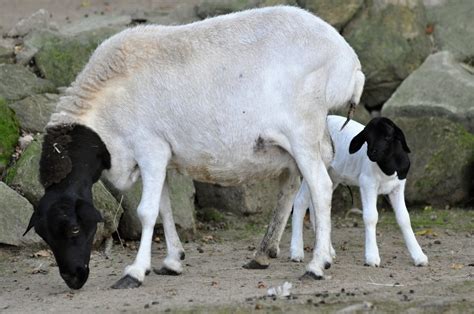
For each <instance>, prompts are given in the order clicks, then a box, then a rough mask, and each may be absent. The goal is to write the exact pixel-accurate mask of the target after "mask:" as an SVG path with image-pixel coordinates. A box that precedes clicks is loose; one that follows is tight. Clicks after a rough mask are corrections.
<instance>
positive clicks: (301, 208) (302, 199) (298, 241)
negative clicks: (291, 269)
mask: <svg viewBox="0 0 474 314" xmlns="http://www.w3.org/2000/svg"><path fill="white" fill-rule="evenodd" d="M310 203H311V195H310V193H309V189H308V185H307V184H306V181H304V180H303V182H302V183H301V187H300V190H299V191H298V194H297V195H296V198H295V202H294V204H293V216H292V217H293V218H292V221H291V246H290V252H291V260H292V261H293V262H302V261H303V259H304V243H303V224H304V216H305V214H306V210H307V209H308V208H309V205H310Z"/></svg>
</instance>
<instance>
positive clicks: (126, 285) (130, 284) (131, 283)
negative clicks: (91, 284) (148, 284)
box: [111, 275, 142, 289]
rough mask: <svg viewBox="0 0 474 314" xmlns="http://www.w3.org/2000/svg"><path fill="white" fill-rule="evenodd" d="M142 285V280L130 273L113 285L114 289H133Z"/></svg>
mask: <svg viewBox="0 0 474 314" xmlns="http://www.w3.org/2000/svg"><path fill="white" fill-rule="evenodd" d="M141 285H142V282H141V281H140V280H138V279H136V278H133V277H132V276H130V275H126V276H125V277H122V278H120V280H119V281H117V282H116V283H114V284H113V285H112V287H111V288H112V289H132V288H138V287H140V286H141Z"/></svg>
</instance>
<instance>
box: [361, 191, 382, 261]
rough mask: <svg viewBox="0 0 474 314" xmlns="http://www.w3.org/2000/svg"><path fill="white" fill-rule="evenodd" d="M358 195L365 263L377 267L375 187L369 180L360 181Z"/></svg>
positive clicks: (378, 256) (377, 215) (378, 257)
mask: <svg viewBox="0 0 474 314" xmlns="http://www.w3.org/2000/svg"><path fill="white" fill-rule="evenodd" d="M360 195H361V199H362V207H363V219H364V226H365V264H366V265H368V266H374V267H378V266H380V255H379V248H378V247H377V238H376V237H377V235H376V227H377V221H378V217H379V214H378V212H377V187H376V186H374V185H373V184H371V182H364V183H361V187H360Z"/></svg>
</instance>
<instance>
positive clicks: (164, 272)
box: [153, 266, 181, 276]
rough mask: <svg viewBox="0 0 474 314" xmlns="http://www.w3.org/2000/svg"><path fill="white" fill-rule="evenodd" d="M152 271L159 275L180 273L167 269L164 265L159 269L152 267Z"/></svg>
mask: <svg viewBox="0 0 474 314" xmlns="http://www.w3.org/2000/svg"><path fill="white" fill-rule="evenodd" d="M153 271H154V272H155V274H157V275H160V276H179V275H181V273H178V272H177V271H174V270H172V269H168V268H166V267H164V266H163V267H161V268H160V269H156V268H153Z"/></svg>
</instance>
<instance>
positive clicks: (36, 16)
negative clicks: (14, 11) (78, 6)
mask: <svg viewBox="0 0 474 314" xmlns="http://www.w3.org/2000/svg"><path fill="white" fill-rule="evenodd" d="M39 29H52V30H57V29H58V26H57V25H56V24H55V23H54V22H52V20H51V14H50V13H49V12H48V11H46V10H45V9H40V10H38V11H36V12H35V13H33V14H32V15H31V16H29V17H27V18H24V19H21V20H20V21H19V22H18V23H17V24H16V25H15V26H14V27H13V28H12V29H10V30H9V31H8V32H7V36H8V37H23V36H26V35H27V34H28V33H30V32H32V31H34V30H39Z"/></svg>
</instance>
